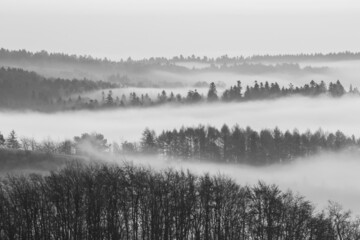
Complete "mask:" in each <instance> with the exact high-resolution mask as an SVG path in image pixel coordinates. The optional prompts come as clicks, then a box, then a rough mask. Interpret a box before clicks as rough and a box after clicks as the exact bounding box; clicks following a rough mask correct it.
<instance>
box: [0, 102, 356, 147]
mask: <svg viewBox="0 0 360 240" xmlns="http://www.w3.org/2000/svg"><path fill="white" fill-rule="evenodd" d="M359 105H360V98H359V97H356V96H353V97H350V96H348V97H342V98H329V97H318V98H307V97H291V98H280V99H277V100H267V101H251V102H243V103H215V104H207V103H204V104H195V105H179V106H178V105H177V106H175V107H174V105H165V106H160V107H150V108H129V109H116V110H107V111H71V112H70V111H69V112H59V113H55V114H45V113H38V112H5V111H2V112H0V131H1V132H2V133H3V134H4V135H7V134H8V133H9V132H10V131H11V130H12V129H14V130H15V131H16V132H17V134H18V135H19V136H27V137H34V138H35V139H38V140H43V139H45V138H48V137H50V138H52V139H53V140H63V139H64V138H69V139H72V138H73V137H74V136H75V135H80V134H81V133H84V132H94V131H96V132H99V133H102V134H104V135H105V137H106V138H108V139H109V140H110V141H117V142H122V141H124V140H128V141H138V140H139V139H140V137H141V133H142V131H143V130H144V129H145V127H149V128H150V129H154V130H155V131H156V132H158V133H159V132H161V131H162V130H164V129H166V130H167V129H173V128H180V127H181V126H197V125H199V124H202V125H208V124H210V125H213V126H216V127H221V126H222V125H223V124H224V123H226V124H228V125H229V126H233V125H235V124H239V126H240V127H246V126H250V127H252V128H253V129H255V130H260V129H263V128H275V127H276V126H278V127H279V128H280V129H282V130H287V129H290V130H292V129H294V128H297V129H298V130H299V131H300V132H304V131H306V130H308V129H310V130H317V129H319V128H320V127H321V128H322V129H323V130H324V131H336V130H338V129H339V130H341V131H343V132H344V133H346V134H348V135H351V134H354V135H355V136H360V114H359V111H358V106H359Z"/></svg>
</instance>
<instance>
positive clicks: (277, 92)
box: [76, 81, 359, 109]
mask: <svg viewBox="0 0 360 240" xmlns="http://www.w3.org/2000/svg"><path fill="white" fill-rule="evenodd" d="M347 93H348V94H357V95H358V94H359V91H358V89H357V88H353V87H352V86H350V89H349V91H346V90H345V89H344V87H343V85H342V84H341V82H340V81H336V82H335V83H332V82H330V84H329V87H327V86H326V84H325V83H324V82H323V81H321V82H320V83H316V82H315V81H311V82H310V83H309V84H305V85H304V86H302V87H294V86H293V85H292V84H290V85H289V87H282V88H280V86H279V84H278V83H276V82H275V83H271V84H269V83H268V82H265V83H263V82H260V83H258V82H257V81H255V83H254V85H253V86H247V87H246V90H245V91H244V93H243V92H242V86H241V82H240V81H238V82H237V84H236V85H234V86H231V87H230V88H228V89H225V90H224V91H223V93H222V94H219V93H218V90H217V88H216V85H215V83H213V82H212V83H210V85H209V90H208V93H207V96H204V95H203V94H200V93H199V92H198V91H197V90H196V89H195V90H190V91H188V93H187V95H186V96H182V95H181V94H176V95H175V94H174V93H173V92H170V94H169V93H167V92H166V91H165V90H163V91H161V93H159V94H158V96H157V98H155V99H152V98H151V97H150V96H149V94H141V95H137V94H136V92H131V93H130V94H129V96H128V97H127V96H125V95H124V94H123V95H122V96H121V98H119V97H115V96H113V93H112V91H111V90H109V91H108V93H107V94H105V92H102V100H101V101H100V102H99V101H98V100H90V101H89V100H87V99H83V100H82V99H81V97H80V96H79V98H78V105H77V107H76V108H80V109H81V108H90V109H101V108H109V107H141V106H142V107H149V106H157V105H162V104H168V103H173V104H174V103H175V104H189V103H199V102H218V101H222V102H239V101H249V100H261V99H272V98H279V97H286V96H292V95H301V96H312V97H315V96H319V95H321V94H327V95H329V96H332V97H341V96H343V95H344V94H347Z"/></svg>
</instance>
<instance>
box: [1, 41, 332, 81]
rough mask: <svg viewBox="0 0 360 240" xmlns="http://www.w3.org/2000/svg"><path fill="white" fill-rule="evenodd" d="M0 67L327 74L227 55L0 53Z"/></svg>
mask: <svg viewBox="0 0 360 240" xmlns="http://www.w3.org/2000/svg"><path fill="white" fill-rule="evenodd" d="M184 62H185V63H186V62H196V63H205V64H206V67H204V68H188V67H184V66H182V65H181V64H179V63H184ZM0 65H3V66H13V67H20V68H26V69H28V68H31V69H33V68H35V69H43V68H45V69H46V68H48V69H52V68H58V69H65V71H74V70H76V71H78V72H80V71H82V72H83V74H85V73H86V72H88V73H89V74H90V73H91V74H94V73H96V74H97V75H103V76H105V75H106V76H107V77H114V76H116V75H117V74H120V75H124V74H139V73H146V72H149V71H154V70H161V71H166V72H175V73H182V74H185V73H193V72H207V71H211V72H213V71H216V72H218V71H221V72H224V71H225V72H236V73H244V74H255V73H256V74H262V73H279V72H282V73H283V72H289V73H301V72H303V73H306V72H308V73H313V72H315V73H321V72H324V71H326V70H327V68H324V67H300V66H299V65H298V64H296V63H281V64H277V65H265V64H262V63H254V62H252V60H251V58H249V59H246V58H244V57H228V56H227V55H224V56H221V57H218V58H209V57H206V56H204V57H198V56H194V55H192V56H188V57H184V56H182V55H180V56H175V57H173V58H165V57H151V58H148V59H141V60H133V59H131V58H130V57H129V58H127V59H126V60H123V59H121V60H120V61H112V60H109V59H106V58H104V59H100V58H93V57H91V56H89V55H85V56H78V55H68V54H64V53H48V52H47V51H41V52H35V53H33V52H29V51H26V50H7V49H4V48H1V49H0Z"/></svg>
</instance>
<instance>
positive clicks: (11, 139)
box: [6, 130, 20, 149]
mask: <svg viewBox="0 0 360 240" xmlns="http://www.w3.org/2000/svg"><path fill="white" fill-rule="evenodd" d="M6 147H8V148H11V149H19V148H20V144H19V141H18V139H17V137H16V133H15V131H14V130H12V131H11V132H10V134H9V136H8V138H7V139H6Z"/></svg>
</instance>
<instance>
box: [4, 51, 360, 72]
mask: <svg viewBox="0 0 360 240" xmlns="http://www.w3.org/2000/svg"><path fill="white" fill-rule="evenodd" d="M342 60H360V52H349V51H347V52H336V53H335V52H334V53H327V54H323V53H313V54H279V55H252V56H248V57H245V56H236V57H230V56H228V55H223V56H219V57H207V56H201V57H200V56H195V55H191V56H183V55H179V56H174V57H172V58H166V57H151V58H143V59H140V60H133V59H131V58H130V57H129V58H127V59H121V60H120V61H113V60H109V59H107V58H94V57H92V56H90V55H75V54H71V55H69V54H65V53H49V52H47V51H44V50H43V51H40V52H30V51H26V50H24V49H22V50H8V49H4V48H1V49H0V62H1V61H9V62H18V63H22V64H29V63H31V62H32V63H42V64H50V65H51V64H59V63H62V64H82V65H87V66H92V67H99V68H101V67H102V68H107V69H109V68H114V67H120V66H124V67H131V66H130V65H132V64H134V65H143V66H145V65H154V66H155V65H160V66H161V65H164V64H170V63H178V62H198V63H208V64H227V63H245V62H249V63H251V62H261V61H264V62H267V61H279V62H302V61H342Z"/></svg>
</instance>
